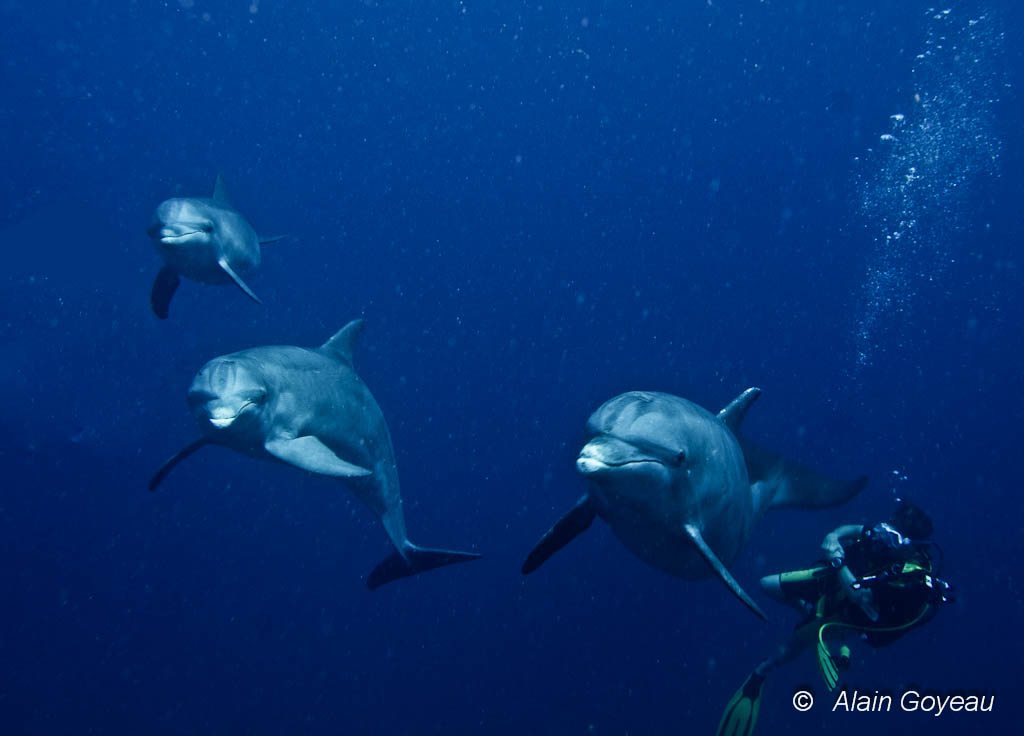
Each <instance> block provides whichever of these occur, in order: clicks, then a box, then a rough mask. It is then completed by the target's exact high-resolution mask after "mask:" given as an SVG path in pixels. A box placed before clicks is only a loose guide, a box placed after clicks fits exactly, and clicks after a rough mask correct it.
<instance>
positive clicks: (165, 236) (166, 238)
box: [158, 229, 203, 244]
mask: <svg viewBox="0 0 1024 736" xmlns="http://www.w3.org/2000/svg"><path fill="white" fill-rule="evenodd" d="M201 232H203V231H202V230H189V231H188V232H187V233H183V232H179V231H177V230H169V229H164V230H161V231H160V232H159V233H158V235H159V236H160V242H161V243H167V244H173V243H175V242H177V241H179V240H183V239H184V238H187V237H190V236H192V235H198V234H199V233H201Z"/></svg>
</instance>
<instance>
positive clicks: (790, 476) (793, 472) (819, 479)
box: [740, 438, 868, 513]
mask: <svg viewBox="0 0 1024 736" xmlns="http://www.w3.org/2000/svg"><path fill="white" fill-rule="evenodd" d="M740 446H741V447H742V448H743V457H744V458H745V459H746V463H747V474H748V475H749V476H750V483H751V485H752V486H753V488H754V504H755V510H756V511H757V512H758V513H761V512H764V511H767V510H769V509H779V508H800V509H824V508H829V507H831V506H839V505H842V504H844V503H846V502H847V501H849V500H850V499H851V498H853V497H854V496H856V495H857V494H858V493H860V492H861V491H862V490H864V487H865V486H866V485H867V484H868V479H867V477H866V476H861V477H859V478H857V479H856V480H853V481H845V480H836V479H835V478H830V477H828V476H826V475H823V474H822V473H819V472H817V471H816V470H811V469H810V468H805V467H804V466H802V465H799V464H798V463H795V462H793V461H792V460H788V459H786V458H784V457H782V456H781V455H778V454H776V453H774V452H771V451H770V450H766V449H764V448H763V447H758V446H757V445H755V444H753V443H751V442H748V441H747V440H745V439H742V438H740Z"/></svg>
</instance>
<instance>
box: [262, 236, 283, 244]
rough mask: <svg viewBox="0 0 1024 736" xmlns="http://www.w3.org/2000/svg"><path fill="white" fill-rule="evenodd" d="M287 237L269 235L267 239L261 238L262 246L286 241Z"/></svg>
mask: <svg viewBox="0 0 1024 736" xmlns="http://www.w3.org/2000/svg"><path fill="white" fill-rule="evenodd" d="M287 237H288V236H287V235H268V236H267V237H265V238H260V245H266V244H267V243H276V242H277V241H278V240H284V239H285V238H287Z"/></svg>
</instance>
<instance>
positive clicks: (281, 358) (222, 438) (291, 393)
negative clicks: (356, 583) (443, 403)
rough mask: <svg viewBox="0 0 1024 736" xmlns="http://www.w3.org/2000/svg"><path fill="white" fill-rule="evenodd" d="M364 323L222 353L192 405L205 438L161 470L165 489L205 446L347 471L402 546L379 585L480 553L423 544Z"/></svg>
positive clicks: (193, 392) (156, 479)
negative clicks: (364, 342) (295, 342)
mask: <svg viewBox="0 0 1024 736" xmlns="http://www.w3.org/2000/svg"><path fill="white" fill-rule="evenodd" d="M363 325H364V321H363V320H361V319H357V320H353V321H352V322H349V323H348V324H347V325H345V327H343V328H342V329H341V330H340V331H339V332H338V333H337V334H335V335H334V337H332V338H331V339H330V340H328V341H327V342H325V343H324V344H323V345H322V346H321V347H319V348H300V347H292V346H272V347H258V348H250V349H249V350H242V351H241V352H237V353H231V354H230V355H224V356H221V357H219V358H214V359H213V360H211V361H210V362H209V363H207V364H206V365H205V366H203V367H202V369H201V370H200V371H199V373H198V374H197V375H196V377H195V379H194V380H193V381H192V386H191V388H190V389H189V392H188V404H189V407H190V408H191V411H192V413H193V415H194V416H195V417H196V420H197V421H198V423H199V429H200V432H201V434H202V436H201V437H200V439H198V440H196V441H195V442H193V443H192V444H190V445H187V446H186V447H185V448H183V449H182V450H181V451H180V452H178V453H177V454H176V455H174V456H173V457H171V458H170V459H169V460H168V461H167V462H165V463H164V464H163V466H162V467H161V468H160V469H159V470H158V471H157V473H156V474H155V475H154V476H153V478H152V480H151V481H150V483H149V489H150V490H151V491H152V490H156V488H157V486H159V485H160V483H161V482H162V481H163V480H164V478H165V477H166V476H167V474H168V473H169V472H170V471H171V470H172V469H173V468H174V467H175V466H176V465H177V464H178V463H180V462H181V461H182V460H184V459H185V458H187V457H188V456H189V455H191V454H192V453H194V452H195V451H196V450H198V449H200V448H201V447H204V446H205V445H210V444H214V445H223V446H225V447H230V448H232V449H234V450H237V451H238V452H241V453H242V454H244V455H248V456H250V457H255V458H260V459H264V460H272V461H276V462H282V463H286V464H288V465H293V466H295V467H296V468H300V469H301V470H306V471H308V472H310V473H318V474H320V475H329V476H332V477H335V478H341V479H342V480H344V481H346V482H347V485H348V487H349V488H350V489H351V490H352V491H353V492H354V493H355V495H356V497H357V498H358V499H359V500H360V501H362V502H363V503H364V504H365V505H366V506H367V507H369V509H370V510H371V511H373V512H374V513H375V514H377V516H378V517H380V520H381V522H382V523H383V524H384V530H385V531H386V532H387V534H388V537H389V538H390V540H391V543H392V544H393V545H394V550H395V551H394V552H393V553H392V554H390V555H389V556H388V557H387V558H386V559H385V560H384V561H383V562H381V563H380V564H379V565H377V567H376V568H374V570H373V571H372V572H371V573H370V576H369V577H368V578H367V586H368V587H369V588H370V589H374V588H377V587H380V586H381V585H383V584H384V583H387V582H390V581H392V580H397V579H398V578H403V577H407V576H410V575H415V574H417V573H420V572H425V571H426V570H432V569H433V568H435V567H441V566H443V565H450V564H452V563H455V562H463V561H466V560H473V559H476V558H478V557H479V556H480V555H478V554H475V553H467V552H453V551H450V550H442V549H427V548H424V547H418V546H416V545H415V544H413V543H412V542H410V541H409V537H408V535H407V534H406V531H405V516H404V515H403V513H402V496H401V494H400V492H399V486H398V468H397V466H396V464H395V451H394V448H393V447H392V445H391V434H390V433H389V432H388V426H387V424H386V423H385V421H384V416H383V415H382V414H381V410H380V407H379V406H377V402H376V401H375V400H374V398H373V395H372V394H371V393H370V390H369V389H368V388H367V387H366V384H365V383H363V381H362V380H361V379H360V378H359V376H358V375H356V372H355V369H354V368H353V364H352V352H353V348H354V345H355V341H356V338H357V337H358V336H359V334H360V333H361V332H362V330H363Z"/></svg>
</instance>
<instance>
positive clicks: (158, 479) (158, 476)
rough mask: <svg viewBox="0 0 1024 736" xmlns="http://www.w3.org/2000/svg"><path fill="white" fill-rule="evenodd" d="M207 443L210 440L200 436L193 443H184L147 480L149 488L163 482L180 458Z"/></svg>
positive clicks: (152, 489)
mask: <svg viewBox="0 0 1024 736" xmlns="http://www.w3.org/2000/svg"><path fill="white" fill-rule="evenodd" d="M208 444H210V441H209V440H208V439H206V438H205V437H204V438H200V439H198V440H196V441H195V442H193V443H191V444H189V445H185V446H184V447H183V448H181V450H179V451H178V453H177V454H176V455H173V456H172V457H170V458H169V459H168V460H167V462H165V463H164V464H163V465H161V466H160V469H159V470H157V471H156V473H155V474H154V475H153V477H152V478H151V479H150V481H149V490H150V491H155V490H156V489H157V487H158V486H159V485H160V484H161V483H163V482H164V478H166V477H167V474H168V473H170V472H171V471H172V470H174V467H175V466H176V465H177V464H178V463H180V462H181V461H182V460H184V459H185V458H187V457H188V456H189V455H191V454H192V453H193V452H195V451H196V450H198V449H199V448H200V447H204V446H205V445H208Z"/></svg>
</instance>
